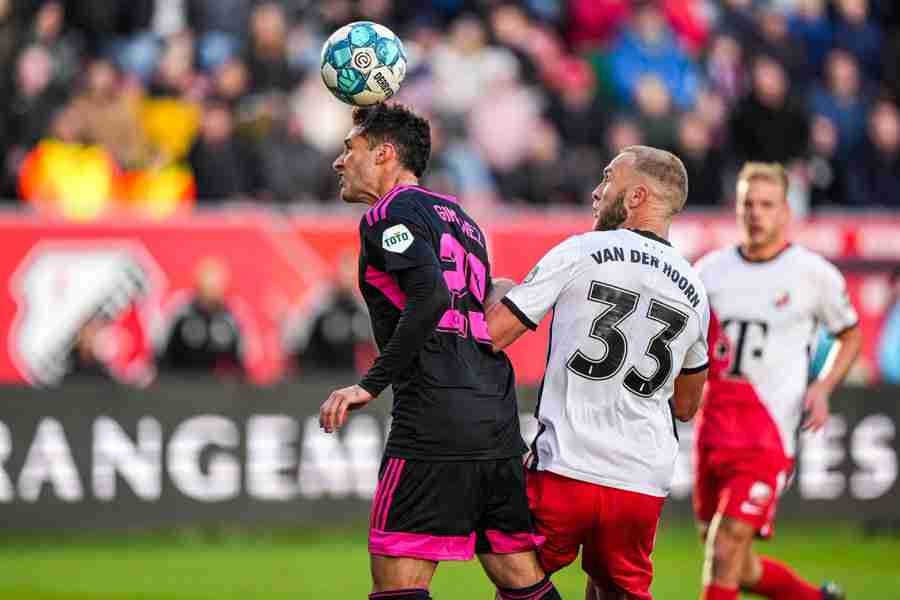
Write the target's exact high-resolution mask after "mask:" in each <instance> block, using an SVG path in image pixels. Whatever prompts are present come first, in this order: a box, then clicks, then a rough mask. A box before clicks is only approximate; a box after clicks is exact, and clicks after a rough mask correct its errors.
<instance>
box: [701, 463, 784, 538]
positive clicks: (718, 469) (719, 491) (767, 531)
mask: <svg viewBox="0 0 900 600" xmlns="http://www.w3.org/2000/svg"><path fill="white" fill-rule="evenodd" d="M793 466H794V461H793V460H792V459H790V458H788V457H786V456H784V455H782V454H780V453H773V452H762V451H759V450H715V449H712V450H711V449H704V448H697V449H695V452H694V468H695V478H694V514H695V515H696V516H697V520H698V521H700V522H701V523H704V524H709V522H710V521H712V518H713V516H714V515H715V514H716V513H722V514H723V515H725V516H727V517H732V518H734V519H740V520H741V521H744V522H745V523H749V524H750V525H752V526H753V527H754V528H755V529H756V531H757V534H758V535H759V536H760V537H763V538H768V537H771V536H772V534H773V533H774V532H775V509H776V507H777V505H778V497H779V496H780V495H781V493H782V492H783V491H784V488H785V486H786V485H787V481H788V477H789V475H790V473H791V470H792V469H793Z"/></svg>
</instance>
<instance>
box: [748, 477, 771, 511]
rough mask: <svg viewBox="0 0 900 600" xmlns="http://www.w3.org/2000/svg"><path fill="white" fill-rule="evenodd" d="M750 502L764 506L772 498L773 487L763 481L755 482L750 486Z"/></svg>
mask: <svg viewBox="0 0 900 600" xmlns="http://www.w3.org/2000/svg"><path fill="white" fill-rule="evenodd" d="M748 495H749V496H750V502H752V503H753V504H756V505H757V506H763V505H765V504H766V502H768V501H769V499H770V498H771V497H772V486H770V485H769V484H767V483H764V482H762V481H757V482H755V483H754V484H753V485H752V486H750V493H749V494H748Z"/></svg>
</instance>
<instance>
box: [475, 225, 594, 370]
mask: <svg viewBox="0 0 900 600" xmlns="http://www.w3.org/2000/svg"><path fill="white" fill-rule="evenodd" d="M578 244H579V241H578V238H577V237H572V238H569V239H568V240H566V241H564V242H563V243H561V244H559V245H558V246H556V247H555V248H553V249H552V250H550V251H549V252H548V253H547V254H546V255H544V257H543V258H542V259H541V260H540V261H538V264H537V265H535V267H534V268H533V269H532V270H531V271H530V272H529V273H528V275H526V276H525V279H524V280H523V281H522V283H521V284H519V285H517V286H515V287H513V288H512V289H511V290H509V292H507V293H506V295H505V296H503V297H502V298H501V299H500V301H499V302H496V303H495V304H494V305H493V306H491V307H490V308H489V309H488V311H487V316H486V318H487V325H488V332H489V333H490V335H491V340H492V341H491V347H492V348H493V350H494V352H500V351H501V350H503V349H504V348H506V347H507V346H509V345H510V344H512V343H513V342H514V341H516V340H517V339H519V337H520V336H521V335H522V334H523V333H525V332H526V331H527V330H529V329H531V330H532V331H533V330H535V329H537V326H538V324H539V323H540V322H541V320H542V319H543V318H544V315H546V314H547V311H549V310H550V308H552V307H553V305H554V304H556V300H557V298H559V295H560V293H561V292H562V290H563V289H564V288H565V286H566V285H567V284H568V283H569V281H571V273H572V267H573V266H574V264H575V257H576V256H577V254H576V252H577V248H578Z"/></svg>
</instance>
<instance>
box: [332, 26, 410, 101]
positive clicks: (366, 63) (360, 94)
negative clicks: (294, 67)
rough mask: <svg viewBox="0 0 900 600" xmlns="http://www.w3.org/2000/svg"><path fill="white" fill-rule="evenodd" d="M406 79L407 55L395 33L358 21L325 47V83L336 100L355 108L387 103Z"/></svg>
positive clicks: (333, 38) (333, 37)
mask: <svg viewBox="0 0 900 600" xmlns="http://www.w3.org/2000/svg"><path fill="white" fill-rule="evenodd" d="M405 76H406V52H405V51H404V49H403V42H401V41H400V38H398V37H397V36H396V35H394V32H393V31H391V30H390V29H388V28H387V27H385V26H384V25H379V24H378V23H372V22H371V21H357V22H355V23H350V24H349V25H344V26H343V27H341V28H340V29H338V30H337V31H335V32H334V33H332V34H331V37H329V38H328V39H327V40H326V41H325V44H324V45H323V46H322V81H324V82H325V86H326V87H328V89H329V90H331V93H332V94H334V95H335V97H336V98H337V99H339V100H341V101H343V102H346V103H347V104H352V105H354V106H370V105H372V104H377V103H379V102H384V101H385V100H387V99H388V98H390V97H391V96H393V95H394V94H396V93H397V90H399V89H400V83H401V82H402V81H403V78H404V77H405Z"/></svg>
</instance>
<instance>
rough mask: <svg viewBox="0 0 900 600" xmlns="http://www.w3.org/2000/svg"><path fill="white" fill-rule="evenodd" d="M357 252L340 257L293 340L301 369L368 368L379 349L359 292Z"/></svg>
mask: <svg viewBox="0 0 900 600" xmlns="http://www.w3.org/2000/svg"><path fill="white" fill-rule="evenodd" d="M358 290H359V287H358V285H357V260H356V253H355V252H345V253H344V254H342V255H341V257H340V258H339V260H338V267H337V273H336V274H335V277H334V281H333V282H332V285H330V286H329V288H328V290H327V291H325V292H323V294H322V295H321V297H320V298H318V299H317V300H316V301H315V302H314V303H313V307H314V308H313V313H312V314H310V315H307V316H306V317H305V318H304V319H303V322H302V327H301V329H300V330H299V331H298V332H296V334H295V335H296V337H297V340H296V342H294V345H295V348H296V349H295V354H296V356H297V363H298V366H299V368H300V370H301V371H304V372H305V371H311V370H324V371H350V370H354V369H356V370H358V371H360V372H362V371H364V370H365V369H366V368H368V366H369V365H368V364H366V361H367V360H371V359H373V358H374V357H375V356H376V355H377V353H376V351H375V348H374V343H373V340H372V331H371V327H370V325H369V313H368V311H367V310H366V305H365V303H364V302H363V300H362V298H361V297H360V294H359V291H358Z"/></svg>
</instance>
